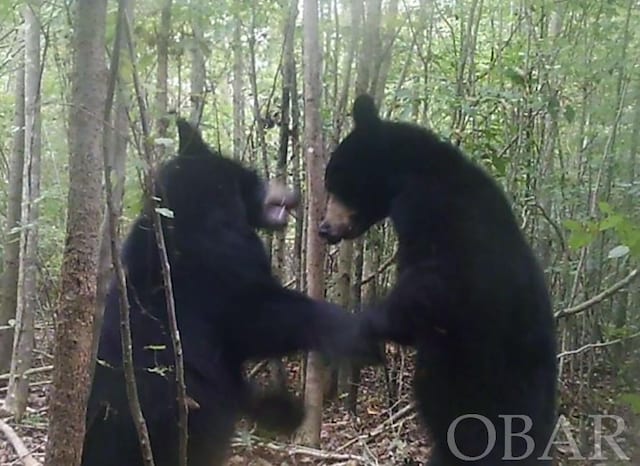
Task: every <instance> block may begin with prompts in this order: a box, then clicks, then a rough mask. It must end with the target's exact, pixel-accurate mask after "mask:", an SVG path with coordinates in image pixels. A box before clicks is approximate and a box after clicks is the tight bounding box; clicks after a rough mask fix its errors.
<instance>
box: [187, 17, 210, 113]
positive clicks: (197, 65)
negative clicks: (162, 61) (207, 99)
mask: <svg viewBox="0 0 640 466" xmlns="http://www.w3.org/2000/svg"><path fill="white" fill-rule="evenodd" d="M191 30H192V32H193V39H192V40H193V42H192V43H191V50H190V51H191V95H190V96H189V99H190V100H191V115H190V117H189V120H190V121H191V122H192V123H193V124H195V125H198V124H199V123H200V119H201V118H202V111H203V110H204V96H205V78H206V69H205V61H204V54H203V53H202V44H203V42H204V37H203V33H202V19H201V18H199V17H198V11H197V10H196V11H195V14H194V15H193V17H192V18H191Z"/></svg>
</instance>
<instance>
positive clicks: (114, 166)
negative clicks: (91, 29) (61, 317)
mask: <svg viewBox="0 0 640 466" xmlns="http://www.w3.org/2000/svg"><path fill="white" fill-rule="evenodd" d="M125 2H126V7H125V8H126V12H127V17H128V18H129V21H132V18H133V1H128V0H125ZM117 40H118V42H117V44H116V45H115V46H116V47H119V49H120V52H119V53H120V61H122V60H126V55H127V43H126V40H125V35H124V31H121V33H120V37H119V38H118V39H117ZM117 75H118V77H117V84H116V108H115V112H114V116H113V123H112V124H113V131H111V126H110V124H105V125H104V129H103V131H104V132H105V133H104V134H103V138H108V139H107V142H106V147H103V150H106V151H107V158H108V161H109V162H108V163H109V166H110V171H111V173H112V180H113V181H112V183H113V209H114V214H115V215H116V217H117V218H120V217H121V216H122V202H123V197H124V185H125V181H126V161H127V146H128V142H129V138H128V135H129V99H128V97H127V92H126V91H125V89H126V86H127V85H128V84H130V81H131V80H130V78H129V76H127V75H126V73H125V72H123V67H122V66H121V65H120V64H119V65H118V69H117ZM108 216H109V212H107V211H106V209H105V211H104V214H103V216H102V224H101V226H100V252H99V259H98V284H97V297H96V316H95V321H94V327H93V351H92V354H93V357H92V371H93V367H94V362H95V361H94V360H95V357H96V355H97V352H98V343H99V341H100V329H101V328H102V318H103V313H104V305H105V299H106V296H107V290H108V287H109V282H110V279H111V277H112V276H113V260H112V258H111V247H110V244H109V218H108Z"/></svg>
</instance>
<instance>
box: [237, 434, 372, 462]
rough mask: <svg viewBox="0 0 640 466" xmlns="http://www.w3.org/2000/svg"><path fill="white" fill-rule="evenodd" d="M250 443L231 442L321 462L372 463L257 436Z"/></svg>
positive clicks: (251, 436) (242, 441) (239, 438)
mask: <svg viewBox="0 0 640 466" xmlns="http://www.w3.org/2000/svg"><path fill="white" fill-rule="evenodd" d="M248 440H249V442H247V439H246V438H245V437H234V438H233V440H232V441H231V446H232V447H247V446H249V445H250V444H254V445H256V446H259V447H262V448H266V449H268V450H274V451H279V452H283V453H286V454H287V455H289V456H294V455H303V456H308V457H310V458H316V459H321V460H328V461H356V462H357V463H358V464H371V461H368V460H367V459H366V458H364V457H363V456H359V455H352V454H350V453H333V452H330V451H324V450H319V449H317V448H311V447H305V446H302V445H290V444H284V443H278V442H273V441H269V440H264V439H262V438H260V437H257V436H255V435H250V436H249V438H248Z"/></svg>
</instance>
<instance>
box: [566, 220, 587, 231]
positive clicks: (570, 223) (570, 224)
mask: <svg viewBox="0 0 640 466" xmlns="http://www.w3.org/2000/svg"><path fill="white" fill-rule="evenodd" d="M564 227H565V228H566V229H567V230H570V231H581V230H584V227H583V226H582V224H581V223H580V222H578V221H577V220H572V219H568V220H565V221H564Z"/></svg>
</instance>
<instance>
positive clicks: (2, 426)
mask: <svg viewBox="0 0 640 466" xmlns="http://www.w3.org/2000/svg"><path fill="white" fill-rule="evenodd" d="M0 431H2V433H3V434H4V436H5V437H6V438H7V441H8V442H9V443H10V444H11V446H12V447H13V449H14V451H15V452H16V455H18V458H19V459H20V462H21V463H22V464H23V465H24V466H41V463H40V462H39V461H37V460H36V459H35V458H34V457H33V456H32V455H31V452H30V451H29V450H28V449H27V447H26V446H25V445H24V443H23V442H22V440H21V439H20V437H18V434H16V431H15V430H13V429H12V428H11V426H10V425H9V424H7V423H5V422H4V421H2V420H0Z"/></svg>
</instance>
